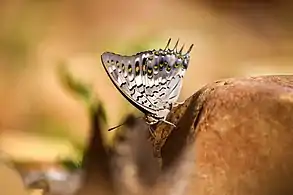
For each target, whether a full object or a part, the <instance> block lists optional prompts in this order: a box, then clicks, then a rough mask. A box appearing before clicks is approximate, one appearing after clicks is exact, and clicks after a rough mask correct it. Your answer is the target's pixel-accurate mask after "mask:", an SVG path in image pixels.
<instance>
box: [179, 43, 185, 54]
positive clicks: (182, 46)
mask: <svg viewBox="0 0 293 195" xmlns="http://www.w3.org/2000/svg"><path fill="white" fill-rule="evenodd" d="M184 45H185V44H183V45H182V47H181V49H180V51H179V53H182V51H183V48H184Z"/></svg>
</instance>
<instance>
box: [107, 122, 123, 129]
mask: <svg viewBox="0 0 293 195" xmlns="http://www.w3.org/2000/svg"><path fill="white" fill-rule="evenodd" d="M122 125H125V123H122V124H120V125H117V126H115V127H112V128H110V129H108V131H112V130H114V129H117V128H118V127H121V126H122Z"/></svg>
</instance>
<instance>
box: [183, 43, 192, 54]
mask: <svg viewBox="0 0 293 195" xmlns="http://www.w3.org/2000/svg"><path fill="white" fill-rule="evenodd" d="M192 48H193V44H191V45H190V47H189V49H188V51H187V52H186V54H189V53H190V52H191V50H192ZM186 54H185V55H186Z"/></svg>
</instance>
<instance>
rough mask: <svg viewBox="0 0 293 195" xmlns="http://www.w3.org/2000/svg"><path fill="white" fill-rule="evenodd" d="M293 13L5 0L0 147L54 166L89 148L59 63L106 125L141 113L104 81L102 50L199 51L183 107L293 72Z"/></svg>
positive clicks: (173, 2)
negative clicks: (256, 79) (180, 47)
mask: <svg viewBox="0 0 293 195" xmlns="http://www.w3.org/2000/svg"><path fill="white" fill-rule="evenodd" d="M292 10H293V2H292V1H290V0H287V1H286V0H279V1H278V0H221V1H217V0H148V1H142V0H108V1H99V0H96V1H94V0H84V1H78V0H71V1H69V0H67V1H66V0H39V1H37V0H13V1H8V0H2V1H0V108H1V109H0V133H1V135H0V149H1V150H2V151H3V152H5V153H6V154H8V155H9V156H10V157H11V158H12V159H14V160H17V161H40V162H54V161H56V158H59V157H61V156H62V157H63V156H74V155H75V149H76V147H77V145H78V146H80V145H83V144H84V143H85V142H86V140H87V137H88V133H89V118H88V115H87V110H86V109H85V107H84V105H83V104H82V103H81V102H80V101H79V100H78V99H77V98H75V97H74V96H72V94H70V93H69V92H68V91H67V90H66V89H64V87H63V86H62V85H61V83H60V79H59V75H58V73H57V72H58V71H57V69H58V65H60V63H61V62H62V63H64V64H66V67H67V68H68V70H69V71H70V72H71V74H72V75H74V77H75V78H78V79H79V80H80V81H82V82H84V83H88V84H90V85H92V87H93V90H94V93H95V95H96V96H97V97H98V98H99V99H100V100H101V101H102V102H103V104H104V106H105V109H106V111H107V116H108V124H107V127H111V126H115V125H117V124H119V123H120V122H121V120H122V118H123V116H124V115H125V114H126V113H129V112H135V109H134V108H133V107H132V106H131V105H130V104H129V103H128V102H127V101H126V100H125V99H124V98H123V96H121V95H120V94H119V92H118V91H117V90H116V89H115V88H114V86H113V85H112V83H111V81H110V80H109V79H108V78H107V75H106V74H105V72H104V70H103V68H102V64H101V62H100V55H101V53H102V52H104V51H112V52H115V53H121V54H133V53H136V52H139V51H141V50H144V49H158V48H164V47H165V45H166V42H167V40H168V38H172V39H173V41H174V42H175V41H176V39H177V38H180V42H181V44H183V43H185V44H186V46H189V45H190V44H192V43H194V44H195V47H194V49H193V50H192V53H191V62H190V68H189V70H188V72H187V74H186V76H185V79H184V86H183V89H182V93H181V96H180V100H184V99H186V98H188V97H189V96H191V95H192V94H193V93H194V92H195V91H196V90H198V89H199V88H200V87H202V86H203V85H205V84H206V83H209V82H212V81H215V80H218V79H223V78H228V77H242V76H252V75H263V74H291V72H292V71H293V12H292ZM174 42H173V44H174ZM105 131H106V129H105ZM111 135H112V134H111V133H107V136H108V137H111ZM109 139H110V138H109ZM14 190H16V189H14ZM7 194H12V192H9V193H7Z"/></svg>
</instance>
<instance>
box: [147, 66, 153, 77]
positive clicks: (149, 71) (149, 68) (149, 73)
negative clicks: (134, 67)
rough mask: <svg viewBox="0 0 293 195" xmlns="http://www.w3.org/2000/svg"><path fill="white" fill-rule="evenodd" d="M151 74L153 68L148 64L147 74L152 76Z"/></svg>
mask: <svg viewBox="0 0 293 195" xmlns="http://www.w3.org/2000/svg"><path fill="white" fill-rule="evenodd" d="M152 74H153V69H152V67H150V66H148V76H152Z"/></svg>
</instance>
